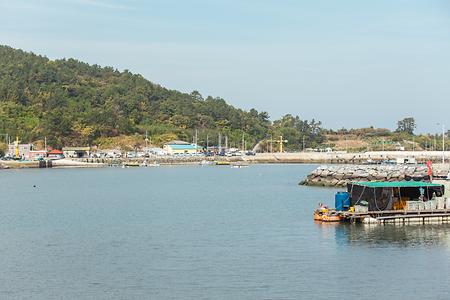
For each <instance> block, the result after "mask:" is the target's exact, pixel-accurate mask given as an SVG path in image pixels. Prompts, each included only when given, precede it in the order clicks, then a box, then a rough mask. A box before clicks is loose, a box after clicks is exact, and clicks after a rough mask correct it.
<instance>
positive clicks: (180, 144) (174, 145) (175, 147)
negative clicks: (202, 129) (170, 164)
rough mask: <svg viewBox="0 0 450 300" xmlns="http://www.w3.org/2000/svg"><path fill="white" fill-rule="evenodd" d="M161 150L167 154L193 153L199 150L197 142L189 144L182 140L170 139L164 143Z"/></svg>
mask: <svg viewBox="0 0 450 300" xmlns="http://www.w3.org/2000/svg"><path fill="white" fill-rule="evenodd" d="M163 150H164V151H165V152H167V154H169V155H176V154H195V153H198V152H199V150H201V149H200V148H199V147H198V146H197V144H190V143H188V142H184V141H171V142H169V143H167V144H165V145H164V147H163Z"/></svg>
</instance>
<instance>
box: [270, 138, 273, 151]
mask: <svg viewBox="0 0 450 300" xmlns="http://www.w3.org/2000/svg"><path fill="white" fill-rule="evenodd" d="M270 153H273V138H272V135H270Z"/></svg>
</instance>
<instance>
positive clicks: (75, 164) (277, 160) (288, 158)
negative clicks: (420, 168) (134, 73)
mask: <svg viewBox="0 0 450 300" xmlns="http://www.w3.org/2000/svg"><path fill="white" fill-rule="evenodd" d="M410 157H414V158H415V159H416V162H417V164H423V163H425V162H426V161H428V160H430V161H432V162H441V161H442V152H440V151H384V152H383V151H378V152H360V153H345V152H297V153H257V154H256V155H254V156H232V157H226V156H219V157H214V156H211V157H204V156H170V157H169V156H158V157H150V158H131V159H123V158H122V159H106V158H80V159H68V158H65V159H60V160H51V163H50V165H48V164H45V163H44V164H42V162H41V163H40V162H39V161H23V162H22V161H0V169H21V168H45V167H51V168H102V167H108V166H115V165H118V166H120V165H122V164H127V163H129V164H141V163H143V162H144V161H145V162H147V163H148V164H152V163H157V164H159V165H161V166H165V165H173V166H177V165H197V164H200V163H201V162H202V161H208V162H214V161H227V162H230V163H233V162H243V163H250V164H332V165H351V164H352V165H354V164H364V163H367V161H368V160H371V161H373V162H381V161H386V160H396V159H404V158H410ZM445 158H450V151H447V152H445Z"/></svg>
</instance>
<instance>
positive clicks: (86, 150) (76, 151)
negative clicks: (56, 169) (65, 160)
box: [62, 147, 91, 158]
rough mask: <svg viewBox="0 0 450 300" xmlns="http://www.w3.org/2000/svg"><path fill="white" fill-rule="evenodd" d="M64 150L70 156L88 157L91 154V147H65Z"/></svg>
mask: <svg viewBox="0 0 450 300" xmlns="http://www.w3.org/2000/svg"><path fill="white" fill-rule="evenodd" d="M62 151H63V154H64V156H65V157H69V158H87V157H89V156H90V155H91V147H64V148H62Z"/></svg>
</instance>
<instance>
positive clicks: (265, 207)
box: [0, 165, 450, 299]
mask: <svg viewBox="0 0 450 300" xmlns="http://www.w3.org/2000/svg"><path fill="white" fill-rule="evenodd" d="M313 168H314V166H312V165H260V166H251V167H250V168H246V169H231V168H229V167H197V166H195V167H194V166H191V167H160V168H135V169H133V168H130V169H119V168H104V169H53V170H7V171H1V172H0V299H370V298H379V299H450V227H448V226H433V225H428V226H409V227H394V226H371V227H367V226H366V227H365V226H356V225H353V226H350V225H349V226H344V225H330V224H328V225H326V224H324V225H321V224H315V223H314V222H313V220H312V210H313V208H314V207H315V206H316V205H317V203H318V202H320V201H322V202H326V203H329V204H333V195H334V193H335V190H333V189H323V188H312V187H301V186H298V185H297V183H298V182H299V181H300V180H301V179H302V178H303V177H304V176H305V175H306V174H307V173H308V172H309V171H311V170H312V169H313ZM33 185H36V187H33Z"/></svg>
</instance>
